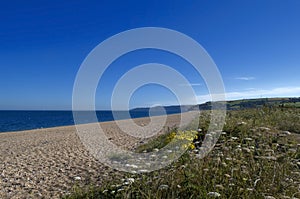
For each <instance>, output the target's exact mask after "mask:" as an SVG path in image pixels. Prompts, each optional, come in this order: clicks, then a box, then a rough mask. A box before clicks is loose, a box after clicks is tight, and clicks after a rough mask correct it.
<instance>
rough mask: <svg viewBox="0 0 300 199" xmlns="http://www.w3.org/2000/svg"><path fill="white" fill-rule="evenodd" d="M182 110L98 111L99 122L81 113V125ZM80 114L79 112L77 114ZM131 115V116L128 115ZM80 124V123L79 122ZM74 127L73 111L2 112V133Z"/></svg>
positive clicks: (174, 112) (87, 114)
mask: <svg viewBox="0 0 300 199" xmlns="http://www.w3.org/2000/svg"><path fill="white" fill-rule="evenodd" d="M180 112H181V111H180V110H177V109H176V110H166V112H161V111H157V112H155V111H154V112H153V111H151V112H149V110H148V109H141V110H131V111H114V113H113V112H112V111H96V115H97V119H98V120H97V121H95V118H91V117H89V116H90V115H91V113H92V112H89V111H86V112H80V115H86V116H87V117H83V118H84V120H80V123H92V122H105V121H114V120H116V119H115V118H116V117H114V116H116V115H117V119H118V120H121V119H130V118H141V117H149V116H150V114H151V116H154V115H163V114H176V113H180ZM76 113H78V112H76ZM128 113H129V114H128ZM77 123H78V122H77ZM68 125H74V118H73V112H72V111H16V110H13V111H0V133H1V132H10V131H23V130H31V129H42V128H50V127H58V126H68Z"/></svg>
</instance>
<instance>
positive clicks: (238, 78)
mask: <svg viewBox="0 0 300 199" xmlns="http://www.w3.org/2000/svg"><path fill="white" fill-rule="evenodd" d="M235 79H237V80H245V81H249V80H254V79H255V77H236V78H235Z"/></svg>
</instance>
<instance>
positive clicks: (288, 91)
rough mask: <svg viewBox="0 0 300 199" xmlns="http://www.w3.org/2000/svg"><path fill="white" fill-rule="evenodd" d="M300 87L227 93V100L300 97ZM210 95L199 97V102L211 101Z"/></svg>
mask: <svg viewBox="0 0 300 199" xmlns="http://www.w3.org/2000/svg"><path fill="white" fill-rule="evenodd" d="M299 96H300V87H279V88H272V89H269V90H267V89H253V88H252V89H250V90H249V89H247V90H243V91H235V92H227V93H225V98H226V100H235V99H246V98H261V97H299ZM211 100H212V97H211V95H210V94H206V95H198V96H197V101H198V102H199V103H203V102H206V101H211Z"/></svg>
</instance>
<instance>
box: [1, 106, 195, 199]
mask: <svg viewBox="0 0 300 199" xmlns="http://www.w3.org/2000/svg"><path fill="white" fill-rule="evenodd" d="M187 114H188V115H190V116H191V118H192V117H194V116H195V114H194V113H191V112H187ZM180 116H181V114H172V115H167V121H166V124H165V125H164V128H163V129H162V130H161V131H159V132H158V133H157V135H158V134H160V133H164V131H165V130H166V128H168V127H173V126H176V125H178V124H179V122H180ZM153 117H162V116H153ZM158 119H159V118H158ZM149 120H150V118H149V117H145V118H135V119H133V121H134V122H135V123H136V124H138V125H145V124H147V122H149ZM121 121H122V122H123V123H125V124H126V122H128V121H126V120H121ZM99 124H100V125H101V128H102V129H103V130H104V131H105V133H106V135H107V136H108V138H109V140H110V141H111V142H113V143H115V144H117V145H118V146H121V147H124V148H125V149H127V150H132V149H133V148H135V147H136V146H137V145H138V144H140V142H141V141H143V139H141V138H135V137H132V136H130V135H127V134H125V133H123V132H121V131H120V128H118V126H117V125H116V122H115V121H110V122H100V123H99ZM82 125H89V124H82ZM0 140H1V142H0V188H1V189H0V198H28V197H31V198H41V197H45V198H58V197H61V196H62V195H64V194H67V193H68V191H69V190H70V189H71V188H72V187H73V186H74V185H75V184H79V185H87V184H95V185H96V186H100V185H101V182H102V179H106V180H107V179H110V176H111V173H112V172H115V171H114V170H113V169H112V168H108V167H107V166H105V165H103V164H102V163H100V162H99V161H97V160H96V159H94V158H93V157H92V156H91V155H90V154H89V152H88V151H87V150H86V149H85V147H84V146H83V144H82V143H81V141H80V139H79V138H78V135H77V133H76V128H75V125H71V126H62V127H53V128H45V129H35V130H26V131H14V132H3V133H0Z"/></svg>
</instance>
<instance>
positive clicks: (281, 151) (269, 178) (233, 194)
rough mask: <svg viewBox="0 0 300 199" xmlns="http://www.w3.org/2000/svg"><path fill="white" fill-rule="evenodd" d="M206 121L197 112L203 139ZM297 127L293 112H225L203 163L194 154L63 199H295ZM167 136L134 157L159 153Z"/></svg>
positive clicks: (299, 168) (299, 153) (299, 162)
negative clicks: (212, 145) (219, 129)
mask: <svg viewBox="0 0 300 199" xmlns="http://www.w3.org/2000/svg"><path fill="white" fill-rule="evenodd" d="M209 119H210V111H204V112H202V114H201V116H200V120H199V124H198V127H199V128H201V129H203V132H204V133H205V131H206V130H207V129H208V125H209ZM299 121H300V110H299V109H296V108H262V109H247V110H239V111H228V113H227V119H226V124H225V126H224V130H223V133H222V135H221V136H220V138H219V140H218V143H217V144H216V145H215V147H214V149H213V150H212V151H211V152H210V153H209V154H208V155H207V156H206V157H205V158H203V159H199V158H197V153H198V151H197V150H198V149H197V148H196V149H194V150H189V151H187V152H186V153H185V154H184V155H183V156H182V157H181V158H179V159H178V160H177V161H176V162H174V163H173V164H172V165H170V166H168V167H167V168H164V169H161V170H159V171H154V172H151V173H147V174H134V175H133V174H128V173H122V175H123V177H122V178H120V177H117V176H116V177H115V178H114V180H113V181H109V182H104V184H102V186H101V187H94V186H89V187H84V188H78V187H74V189H73V191H72V193H71V194H70V195H68V196H65V198H69V199H75V198H214V197H218V198H268V197H269V198H271V197H274V198H293V197H295V198H300V190H299V187H300V145H299V140H300V139H299V136H300V122H299ZM193 125H194V126H195V124H193ZM193 128H194V127H193ZM173 130H174V129H170V131H169V132H167V133H166V134H165V135H162V136H159V137H157V138H156V139H154V140H152V141H150V142H149V143H147V144H145V145H142V146H140V147H139V148H138V149H137V152H142V151H144V150H146V151H151V150H153V149H154V148H161V147H163V146H164V145H165V144H167V142H168V138H169V136H170V133H172V132H173ZM283 131H290V132H291V133H292V134H291V135H288V133H287V132H283ZM293 133H295V134H293ZM118 176H120V175H118ZM131 178H133V179H134V182H133V181H132V179H131ZM130 179H131V180H130Z"/></svg>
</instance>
